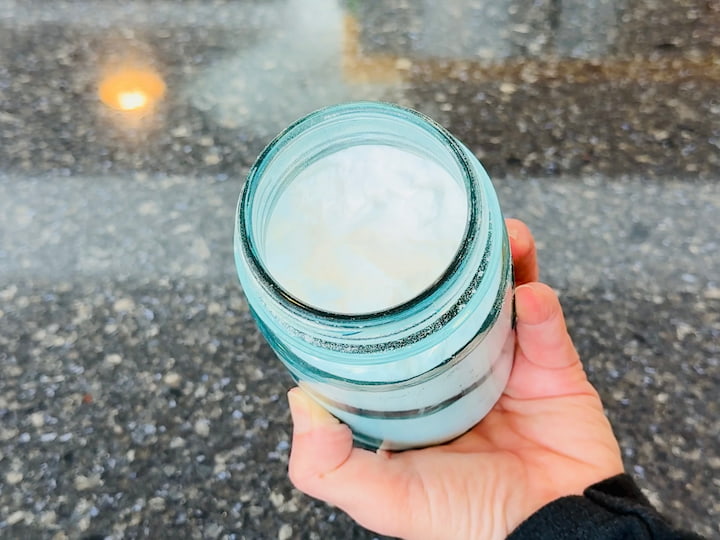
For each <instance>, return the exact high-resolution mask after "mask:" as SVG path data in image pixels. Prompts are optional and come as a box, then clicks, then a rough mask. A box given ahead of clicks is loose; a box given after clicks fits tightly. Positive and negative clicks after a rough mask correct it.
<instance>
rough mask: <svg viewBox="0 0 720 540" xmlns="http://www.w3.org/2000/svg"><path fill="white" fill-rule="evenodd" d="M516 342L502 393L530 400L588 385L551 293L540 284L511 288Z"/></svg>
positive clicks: (557, 303)
mask: <svg viewBox="0 0 720 540" xmlns="http://www.w3.org/2000/svg"><path fill="white" fill-rule="evenodd" d="M515 307H516V311H517V326H516V332H517V343H516V352H515V364H514V366H513V371H512V374H511V375H510V381H508V387H507V391H506V393H507V394H509V395H510V396H511V397H516V398H521V399H534V398H544V397H557V396H563V395H568V394H574V393H584V392H586V391H588V389H590V390H592V387H590V385H589V383H588V381H587V377H586V376H585V372H584V371H583V367H582V364H581V363H580V357H579V356H578V353H577V351H576V350H575V346H574V345H573V343H572V339H571V338H570V335H569V334H568V331H567V326H566V325H565V317H564V316H563V312H562V307H561V306H560V301H559V300H558V297H557V295H556V294H555V292H554V291H553V290H552V289H551V288H550V287H548V286H547V285H545V284H543V283H537V282H534V283H527V284H525V285H521V286H520V287H518V288H517V289H516V290H515Z"/></svg>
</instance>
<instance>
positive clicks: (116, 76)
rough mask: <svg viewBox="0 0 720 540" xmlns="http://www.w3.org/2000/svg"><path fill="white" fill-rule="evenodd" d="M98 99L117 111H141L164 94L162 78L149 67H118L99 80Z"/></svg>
mask: <svg viewBox="0 0 720 540" xmlns="http://www.w3.org/2000/svg"><path fill="white" fill-rule="evenodd" d="M98 95H99V97H100V101H102V102H103V103H104V104H105V105H107V106H108V107H111V108H113V109H116V110H118V111H126V112H130V111H141V110H145V109H148V108H149V107H151V106H153V105H154V104H155V103H156V102H157V101H158V100H160V99H161V98H162V97H163V96H164V95H165V83H164V82H163V80H162V78H160V76H159V75H158V74H157V73H155V72H154V71H151V70H149V69H134V68H126V69H119V70H117V71H115V72H114V73H112V74H111V75H108V76H107V77H105V78H104V79H103V80H102V81H101V82H100V87H99V89H98Z"/></svg>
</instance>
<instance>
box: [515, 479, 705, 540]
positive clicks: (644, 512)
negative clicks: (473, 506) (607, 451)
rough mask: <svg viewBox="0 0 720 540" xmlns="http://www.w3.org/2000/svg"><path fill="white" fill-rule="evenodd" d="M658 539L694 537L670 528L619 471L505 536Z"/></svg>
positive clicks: (553, 504) (576, 539)
mask: <svg viewBox="0 0 720 540" xmlns="http://www.w3.org/2000/svg"><path fill="white" fill-rule="evenodd" d="M537 538H549V539H550V538H552V539H554V540H571V539H572V540H580V539H588V540H609V539H616V538H617V539H626V538H627V539H638V540H643V539H660V540H665V539H667V540H684V539H687V540H697V539H700V538H701V537H700V536H697V535H694V534H692V533H687V532H683V531H680V530H678V529H675V528H673V526H672V525H671V524H670V523H669V522H668V521H667V520H665V518H663V517H662V516H661V515H660V514H659V513H658V512H657V511H656V510H655V509H654V508H653V507H652V505H651V504H650V502H649V501H648V500H647V498H646V497H645V496H644V495H643V494H642V492H641V491H640V488H638V487H637V485H636V484H635V482H633V480H632V478H630V477H629V476H628V475H626V474H619V475H617V476H613V477H612V478H608V479H607V480H603V481H602V482H599V483H597V484H594V485H592V486H590V487H589V488H587V489H586V490H585V491H584V493H583V495H582V496H579V495H576V496H570V497H563V498H561V499H558V500H556V501H553V502H551V503H549V504H547V505H545V506H544V507H542V508H541V509H540V510H538V511H537V512H535V513H534V514H533V515H532V516H530V517H529V518H528V519H527V520H525V521H524V522H523V523H521V524H520V526H519V527H518V528H517V529H515V530H514V531H513V532H512V533H511V534H510V536H508V540H526V539H537Z"/></svg>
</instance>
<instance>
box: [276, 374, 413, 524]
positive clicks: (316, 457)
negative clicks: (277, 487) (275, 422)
mask: <svg viewBox="0 0 720 540" xmlns="http://www.w3.org/2000/svg"><path fill="white" fill-rule="evenodd" d="M288 401H289V403H290V413H291V415H292V419H293V424H294V427H293V437H292V450H291V452H290V462H289V465H288V473H289V476H290V480H291V481H292V483H293V484H294V485H295V487H296V488H298V489H299V490H300V491H303V492H305V493H307V494H308V495H310V496H312V497H315V498H318V499H321V500H323V501H325V502H328V503H330V504H333V505H335V506H338V507H339V508H341V509H342V510H344V511H345V512H347V513H348V514H350V516H351V517H352V518H353V519H354V520H355V521H357V522H358V523H360V524H361V525H363V526H364V527H366V528H368V529H372V530H374V531H376V532H380V533H381V534H386V535H390V536H403V533H404V532H405V531H404V529H401V528H400V526H401V525H402V523H401V522H402V520H399V519H398V518H397V516H398V515H402V514H401V513H405V512H407V508H404V505H405V504H407V500H408V493H407V491H406V489H407V486H408V485H409V482H408V481H407V477H408V475H407V473H406V469H405V467H404V466H403V461H402V459H400V458H401V455H400V454H390V453H389V452H378V453H373V452H370V451H368V450H362V449H359V448H353V441H352V432H351V431H350V428H349V427H347V426H346V425H345V424H341V423H340V422H339V421H338V420H337V419H336V418H335V417H333V416H332V415H330V413H328V412H327V411H325V409H323V408H322V407H320V405H318V404H317V403H315V401H314V400H313V399H312V398H310V397H309V396H308V395H307V394H306V393H305V392H303V391H302V390H301V389H299V388H293V389H292V390H290V392H289V393H288Z"/></svg>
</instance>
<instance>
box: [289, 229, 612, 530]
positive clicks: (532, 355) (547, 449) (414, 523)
mask: <svg viewBox="0 0 720 540" xmlns="http://www.w3.org/2000/svg"><path fill="white" fill-rule="evenodd" d="M507 227H508V233H509V235H510V242H511V249H512V254H513V262H514V265H515V277H516V281H517V283H518V288H517V289H516V291H515V302H516V309H517V328H516V331H517V343H516V349H515V361H514V365H513V370H512V373H511V375H510V379H509V381H508V384H507V387H506V388H505V391H504V393H503V395H502V396H501V398H500V400H499V401H498V402H497V404H496V405H495V407H494V408H493V409H492V411H491V412H490V413H489V414H488V415H487V416H486V417H485V418H483V420H482V421H481V422H480V423H479V424H478V425H476V426H475V427H474V428H473V429H471V430H470V431H469V432H467V433H466V434H464V435H462V436H461V437H459V438H457V439H455V440H453V441H452V442H450V443H447V444H444V445H440V446H435V447H431V448H425V449H421V450H409V451H405V452H399V453H390V452H386V451H378V452H370V451H368V450H361V449H359V448H353V442H352V434H351V431H350V429H349V428H348V427H347V426H346V425H344V424H341V423H339V422H338V421H337V420H336V419H335V418H334V417H333V416H331V415H330V414H329V413H327V412H326V411H325V410H324V409H322V408H321V407H320V406H319V405H317V404H316V403H315V402H314V401H312V400H311V399H310V398H309V397H308V396H307V395H306V394H304V393H303V392H302V391H301V390H300V389H298V388H294V389H292V390H291V391H290V393H289V394H288V399H289V401H290V409H291V413H292V418H293V423H294V430H293V440H292V452H291V455H290V464H289V473H290V479H291V480H292V482H293V483H294V484H295V486H296V487H297V488H298V489H300V490H301V491H304V492H305V493H307V494H308V495H311V496H313V497H316V498H318V499H322V500H324V501H327V502H328V503H330V504H333V505H336V506H338V507H339V508H341V509H342V510H344V511H345V512H347V513H348V514H349V515H350V516H351V517H352V518H353V519H355V520H356V521H357V522H358V523H360V524H361V525H362V526H364V527H366V528H368V529H371V530H373V531H376V532H378V533H381V534H386V535H390V536H398V537H402V538H413V539H414V538H443V539H444V538H458V539H460V538H468V539H470V538H472V539H494V538H505V537H506V536H507V535H508V534H510V533H511V532H512V531H513V530H514V529H515V528H516V527H517V526H518V525H519V524H520V523H521V522H522V521H524V520H525V519H526V518H528V517H529V516H530V515H531V514H533V513H534V512H535V511H537V510H538V509H540V508H541V507H542V506H544V505H545V504H547V503H549V502H551V501H553V500H555V499H558V498H560V497H563V496H565V495H574V494H581V493H582V492H583V490H584V489H585V488H586V487H588V486H590V485H592V484H594V483H596V482H599V481H601V480H604V479H606V478H609V477H611V476H614V475H616V474H619V473H621V472H622V471H623V465H622V461H621V457H620V450H619V448H618V444H617V441H616V439H615V437H614V435H613V432H612V428H611V427H610V424H609V422H608V420H607V418H606V417H605V414H604V412H603V407H602V403H601V402H600V398H599V396H598V394H597V392H596V390H595V389H594V388H593V387H592V385H591V384H590V383H589V382H588V380H587V377H586V376H585V372H584V371H583V367H582V364H581V363H580V359H579V357H578V354H577V352H576V351H575V347H574V346H573V344H572V341H571V339H570V336H569V335H568V333H567V328H566V326H565V320H564V317H563V313H562V309H561V307H560V303H559V302H558V299H557V296H556V295H555V293H554V292H553V291H552V289H550V287H548V286H547V285H543V284H541V283H538V282H537V279H538V269H537V259H536V256H535V245H534V242H533V239H532V236H531V234H530V231H529V229H528V228H527V227H526V226H525V225H524V224H523V223H522V222H520V221H518V220H507Z"/></svg>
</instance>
